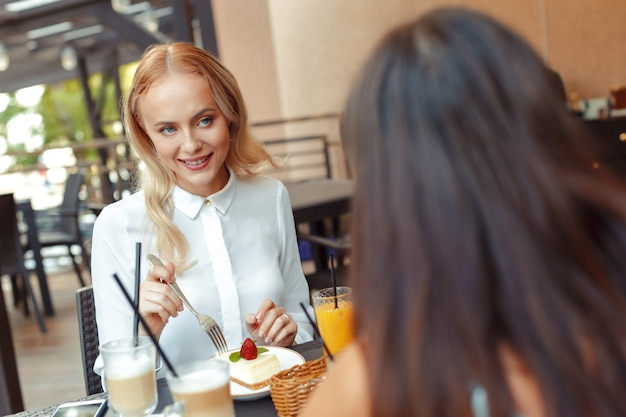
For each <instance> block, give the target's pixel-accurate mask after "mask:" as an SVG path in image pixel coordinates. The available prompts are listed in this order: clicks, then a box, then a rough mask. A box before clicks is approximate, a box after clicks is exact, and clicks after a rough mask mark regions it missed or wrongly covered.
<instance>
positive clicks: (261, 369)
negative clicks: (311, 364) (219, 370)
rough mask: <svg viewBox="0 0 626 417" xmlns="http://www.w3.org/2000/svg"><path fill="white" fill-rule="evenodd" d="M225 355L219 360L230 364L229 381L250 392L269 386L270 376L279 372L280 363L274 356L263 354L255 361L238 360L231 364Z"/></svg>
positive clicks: (268, 353)
mask: <svg viewBox="0 0 626 417" xmlns="http://www.w3.org/2000/svg"><path fill="white" fill-rule="evenodd" d="M228 356H229V354H228V353H226V354H224V355H222V356H221V357H220V358H221V359H223V360H226V361H229V363H230V379H231V380H232V381H233V382H236V383H237V384H239V385H243V386H244V387H246V388H248V389H252V390H256V389H259V388H263V387H265V386H267V385H269V384H270V379H271V378H272V376H274V375H275V374H277V373H278V372H280V370H281V369H280V362H278V358H277V357H276V355H275V354H273V353H270V352H263V353H261V354H260V355H259V356H257V357H256V358H255V359H252V360H247V359H244V358H241V359H239V360H238V361H237V362H231V361H230V360H229V359H228Z"/></svg>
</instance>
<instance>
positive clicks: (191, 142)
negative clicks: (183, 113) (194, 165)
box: [182, 131, 202, 153]
mask: <svg viewBox="0 0 626 417" xmlns="http://www.w3.org/2000/svg"><path fill="white" fill-rule="evenodd" d="M182 147H183V149H184V150H185V152H189V153H193V152H194V151H197V150H198V149H200V148H202V141H200V140H199V139H198V138H196V137H195V136H194V134H193V132H191V131H185V133H184V139H183V146H182Z"/></svg>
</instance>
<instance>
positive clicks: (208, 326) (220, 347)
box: [147, 254, 228, 354]
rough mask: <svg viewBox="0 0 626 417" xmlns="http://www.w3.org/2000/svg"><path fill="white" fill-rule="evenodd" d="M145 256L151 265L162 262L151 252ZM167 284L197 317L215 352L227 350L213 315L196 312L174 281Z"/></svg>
mask: <svg viewBox="0 0 626 417" xmlns="http://www.w3.org/2000/svg"><path fill="white" fill-rule="evenodd" d="M147 258H148V261H149V262H150V263H151V264H152V265H156V266H163V262H161V260H160V259H159V258H157V257H156V256H154V255H152V254H148V256H147ZM168 285H169V286H170V288H171V289H172V290H174V292H175V293H176V295H177V296H179V297H180V299H181V300H182V301H183V304H184V305H185V307H187V308H188V309H189V311H191V312H192V313H193V315H194V316H196V318H197V319H198V322H199V323H200V326H202V328H203V329H204V331H205V332H206V333H207V334H208V335H209V337H210V338H211V341H212V342H213V344H214V345H215V348H216V349H217V352H218V353H220V354H222V353H224V352H226V351H227V350H228V344H227V343H226V338H224V334H223V333H222V329H220V326H219V325H218V324H217V322H216V321H215V320H214V319H213V317H210V316H207V315H205V314H202V313H200V312H198V310H196V309H195V308H193V307H192V306H191V304H190V303H189V300H187V297H185V294H183V292H182V290H181V289H180V287H179V286H178V284H177V283H176V282H174V283H173V284H170V283H168Z"/></svg>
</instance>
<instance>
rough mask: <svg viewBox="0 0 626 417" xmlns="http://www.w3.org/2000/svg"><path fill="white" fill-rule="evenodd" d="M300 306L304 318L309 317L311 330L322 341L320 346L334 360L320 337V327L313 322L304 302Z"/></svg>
mask: <svg viewBox="0 0 626 417" xmlns="http://www.w3.org/2000/svg"><path fill="white" fill-rule="evenodd" d="M300 307H302V311H304V314H306V318H307V319H309V323H311V326H313V331H314V332H315V334H316V335H317V337H318V338H319V339H320V340H321V341H322V346H324V350H325V351H326V353H328V357H329V358H330V360H331V361H334V360H335V358H333V354H332V353H330V349H328V346H326V343H325V342H324V339H323V338H322V335H321V334H320V329H318V328H317V324H315V322H314V321H313V319H312V318H311V316H310V315H309V312H308V311H306V307H305V306H304V303H302V302H301V303H300Z"/></svg>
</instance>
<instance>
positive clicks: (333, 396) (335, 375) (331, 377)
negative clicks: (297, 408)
mask: <svg viewBox="0 0 626 417" xmlns="http://www.w3.org/2000/svg"><path fill="white" fill-rule="evenodd" d="M366 363H367V362H366V360H365V356H364V354H363V350H362V348H361V346H360V345H359V343H353V344H351V345H350V346H348V347H347V348H346V349H345V350H344V351H343V352H342V353H341V355H340V356H339V357H338V358H337V359H336V360H335V362H331V363H330V364H329V369H328V371H327V375H326V380H325V381H324V383H323V384H321V385H320V387H319V388H316V389H315V391H313V393H311V397H310V399H309V401H308V402H307V405H306V407H305V409H304V410H303V412H302V414H301V417H314V416H323V415H327V414H328V411H329V404H332V407H333V410H332V411H333V413H332V414H333V415H334V416H338V417H368V416H370V415H371V410H370V404H369V398H370V394H369V388H368V387H369V378H368V375H367V366H366Z"/></svg>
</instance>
